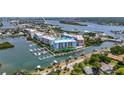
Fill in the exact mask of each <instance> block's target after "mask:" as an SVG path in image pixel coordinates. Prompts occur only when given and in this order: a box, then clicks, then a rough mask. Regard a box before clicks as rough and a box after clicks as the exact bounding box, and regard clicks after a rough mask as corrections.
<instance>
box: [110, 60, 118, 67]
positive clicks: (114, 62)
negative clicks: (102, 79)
mask: <svg viewBox="0 0 124 93" xmlns="http://www.w3.org/2000/svg"><path fill="white" fill-rule="evenodd" d="M117 63H118V62H117V61H115V60H112V61H111V63H110V64H111V65H112V66H113V67H114V66H115V65H116V64H117Z"/></svg>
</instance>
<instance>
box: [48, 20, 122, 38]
mask: <svg viewBox="0 0 124 93" xmlns="http://www.w3.org/2000/svg"><path fill="white" fill-rule="evenodd" d="M47 22H48V23H49V24H52V25H56V26H58V27H61V28H62V29H63V30H66V31H74V30H77V31H80V32H84V31H85V30H88V31H92V32H93V31H101V32H105V33H106V34H109V35H114V34H113V33H111V32H110V31H111V30H124V26H107V25H99V24H95V23H89V22H80V23H81V24H87V25H88V26H77V25H69V24H61V23H59V21H54V20H47ZM117 36H119V37H120V38H121V39H122V40H124V37H123V36H122V35H117Z"/></svg>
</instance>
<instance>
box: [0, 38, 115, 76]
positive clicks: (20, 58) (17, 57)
mask: <svg viewBox="0 0 124 93" xmlns="http://www.w3.org/2000/svg"><path fill="white" fill-rule="evenodd" d="M4 41H9V42H11V43H12V44H14V45H15V47H14V48H10V49H4V50H0V63H2V67H1V68H0V71H1V72H7V73H8V74H13V72H15V71H16V70H17V69H27V70H33V69H34V68H35V67H36V66H37V65H41V66H42V67H45V66H50V65H51V63H53V60H57V61H59V62H60V61H62V60H65V59H67V58H68V57H69V56H72V57H76V56H79V55H80V54H81V53H83V52H84V53H89V52H92V51H93V50H94V49H96V48H97V49H101V48H102V47H111V46H112V44H113V43H111V42H105V43H103V44H101V45H100V46H93V47H88V48H86V49H85V50H84V51H83V52H79V53H75V54H71V55H67V56H62V57H58V58H54V57H52V58H48V59H45V60H39V59H38V57H37V56H35V55H34V54H33V53H31V52H30V51H29V49H30V46H29V45H30V44H32V42H27V41H26V39H25V38H24V37H20V38H7V39H2V40H0V42H4ZM34 47H35V48H39V47H38V46H37V45H35V46H34ZM34 47H33V48H34ZM43 56H44V55H41V58H42V57H43Z"/></svg>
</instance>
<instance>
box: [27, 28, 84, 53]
mask: <svg viewBox="0 0 124 93" xmlns="http://www.w3.org/2000/svg"><path fill="white" fill-rule="evenodd" d="M26 31H28V34H30V35H31V37H33V38H34V39H36V40H38V41H40V42H41V43H44V44H46V45H49V46H51V48H53V49H54V50H56V51H59V50H74V49H76V48H79V47H82V46H83V45H84V38H83V37H82V36H81V35H74V34H72V35H70V34H67V33H63V34H62V35H61V37H54V36H53V35H48V34H46V33H44V32H39V31H35V30H32V29H31V30H29V29H28V30H26Z"/></svg>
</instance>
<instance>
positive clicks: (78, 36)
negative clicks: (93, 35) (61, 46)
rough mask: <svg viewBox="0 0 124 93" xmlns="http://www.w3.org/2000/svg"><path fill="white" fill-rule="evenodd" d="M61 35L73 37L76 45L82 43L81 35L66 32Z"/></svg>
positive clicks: (79, 45)
mask: <svg viewBox="0 0 124 93" xmlns="http://www.w3.org/2000/svg"><path fill="white" fill-rule="evenodd" d="M62 37H66V38H70V39H74V40H76V42H77V47H81V46H83V45H84V38H83V37H82V36H81V35H75V34H67V33H63V34H62Z"/></svg>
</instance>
